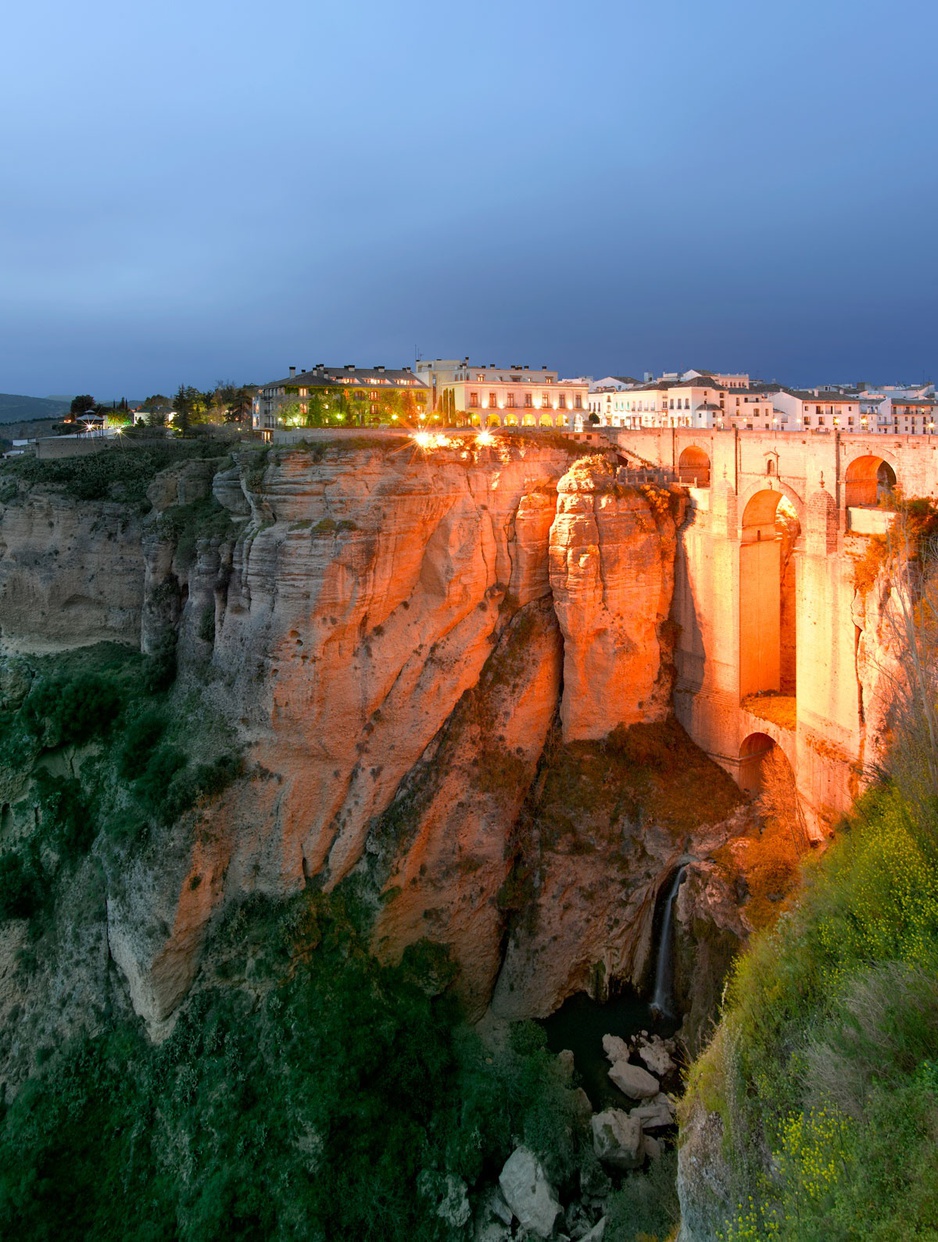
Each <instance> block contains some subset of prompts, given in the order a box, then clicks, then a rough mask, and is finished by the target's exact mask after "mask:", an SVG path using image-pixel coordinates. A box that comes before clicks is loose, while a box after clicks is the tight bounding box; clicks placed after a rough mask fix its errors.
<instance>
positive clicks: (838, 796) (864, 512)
mask: <svg viewBox="0 0 938 1242" xmlns="http://www.w3.org/2000/svg"><path fill="white" fill-rule="evenodd" d="M606 434H607V435H608V436H609V438H611V439H612V440H613V441H614V442H615V443H616V444H617V446H618V448H619V449H620V452H622V453H623V455H624V456H627V457H628V458H629V459H630V460H632V461H634V460H635V459H638V460H640V461H641V462H645V463H647V464H649V465H653V466H657V467H663V468H666V469H670V470H671V471H673V473H674V474H675V476H676V477H679V478H681V480H682V481H683V482H685V483H686V484H687V486H688V488H689V490H690V496H691V504H690V507H689V516H688V519H687V521H686V523H685V525H684V527H683V529H682V537H681V540H680V544H679V549H678V561H677V565H676V580H675V592H674V604H673V611H672V616H673V619H674V621H675V622H676V623H677V625H678V626H679V629H680V635H679V639H678V643H677V649H676V653H675V662H676V666H677V679H676V685H675V693H674V703H675V712H676V714H677V716H678V719H679V720H680V721H681V723H682V724H683V725H684V727H685V728H686V729H687V731H688V733H689V734H690V736H691V737H692V738H693V739H694V741H695V742H696V743H697V745H699V746H700V747H701V748H702V749H703V750H704V751H706V752H707V753H708V754H709V755H710V756H711V757H712V758H713V759H714V760H716V762H717V763H719V764H720V765H721V766H722V767H723V768H725V769H726V771H727V772H729V773H730V775H731V776H733V778H734V779H735V780H736V781H737V782H738V783H739V785H740V786H741V787H742V788H743V789H745V790H747V791H751V792H753V793H756V792H758V790H759V787H760V783H761V779H762V768H763V763H764V761H765V759H766V757H767V756H768V755H769V754H771V753H772V752H773V751H775V750H776V748H778V749H780V750H781V752H782V753H783V754H784V755H785V757H786V759H787V760H788V763H789V764H790V766H791V769H792V772H793V775H794V778H795V782H796V785H797V788H798V792H799V795H800V798H801V803H802V807H803V809H804V812H805V817H806V821H807V824H808V829H809V832H810V833H811V834H812V835H813V836H815V837H820V836H822V835H824V834H825V833H826V832H827V831H828V829H829V828H830V826H831V825H832V824H833V823H834V822H835V821H836V820H837V818H838V817H839V816H840V815H842V814H843V813H844V812H845V811H847V810H848V809H849V807H850V805H851V803H852V802H853V800H854V798H855V797H856V795H857V793H858V792H859V791H860V789H861V788H862V784H863V771H864V765H865V763H866V762H867V761H868V758H869V749H870V745H871V744H872V743H875V739H874V738H871V737H868V734H867V728H868V725H867V720H866V712H865V705H864V689H865V687H864V684H863V670H862V669H861V668H860V666H859V664H858V651H859V650H860V645H861V644H860V639H861V634H862V627H863V625H864V623H865V612H864V609H863V607H862V601H860V600H859V598H858V595H857V590H856V587H855V585H854V567H855V563H856V559H857V558H858V557H859V556H862V554H863V552H864V551H865V549H866V545H867V540H868V539H869V537H870V536H871V535H876V534H885V533H886V532H887V531H888V529H889V524H890V522H891V520H892V513H891V512H890V509H889V505H890V499H891V496H892V492H893V489H894V488H895V487H896V486H898V487H900V488H901V489H902V491H903V492H904V494H906V495H908V496H931V495H935V494H936V492H938V437H936V438H933V437H931V436H885V435H841V434H839V433H836V432H835V433H833V434H829V435H818V434H812V433H810V432H807V433H806V432H781V433H777V432H764V433H762V432H755V431H744V432H739V431H736V430H727V431H695V430H693V429H690V428H687V429H685V428H673V429H672V428H662V429H649V430H647V431H619V430H613V429H606ZM867 671H868V670H867Z"/></svg>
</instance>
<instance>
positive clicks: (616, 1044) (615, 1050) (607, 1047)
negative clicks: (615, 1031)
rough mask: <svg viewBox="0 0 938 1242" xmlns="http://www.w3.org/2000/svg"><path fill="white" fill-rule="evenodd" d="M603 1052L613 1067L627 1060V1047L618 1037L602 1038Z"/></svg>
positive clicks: (607, 1036) (606, 1036)
mask: <svg viewBox="0 0 938 1242" xmlns="http://www.w3.org/2000/svg"><path fill="white" fill-rule="evenodd" d="M603 1052H605V1054H606V1056H607V1057H608V1059H609V1060H610V1061H611V1062H612V1064H613V1065H615V1063H616V1062H617V1061H627V1060H628V1059H629V1046H628V1044H627V1043H626V1042H625V1040H624V1039H621V1038H620V1037H619V1036H618V1035H604V1036H603Z"/></svg>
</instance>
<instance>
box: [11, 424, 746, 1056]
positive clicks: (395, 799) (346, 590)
mask: <svg viewBox="0 0 938 1242" xmlns="http://www.w3.org/2000/svg"><path fill="white" fill-rule="evenodd" d="M148 494H149V501H150V504H151V505H152V509H151V512H150V513H149V514H147V515H146V516H140V515H139V513H136V512H135V513H131V514H128V513H127V512H126V511H125V510H122V509H121V506H120V505H118V504H112V503H111V502H101V503H99V504H98V505H97V507H96V508H95V506H93V505H91V506H89V505H86V504H85V502H81V501H77V500H75V499H69V498H68V497H67V496H63V495H57V496H56V495H45V494H44V493H42V492H30V493H29V495H27V496H26V497H23V496H20V497H19V498H18V500H17V501H15V502H14V503H11V504H9V505H8V506H7V507H6V508H5V509H4V510H3V513H2V517H0V538H2V539H3V550H4V555H3V557H2V558H0V582H2V583H3V584H5V591H6V595H5V597H4V598H5V601H9V605H8V604H7V603H6V602H5V603H4V606H3V610H2V617H0V624H2V626H3V633H4V637H5V639H6V640H7V650H8V651H9V650H11V649H14V648H15V645H16V644H17V643H21V645H24V646H25V645H26V642H27V636H29V641H30V642H32V643H34V644H38V643H40V642H41V643H42V644H44V645H45V646H47V647H53V646H54V645H55V644H56V643H60V644H61V645H63V646H64V645H66V643H67V644H76V643H88V642H93V641H95V640H97V639H99V638H101V637H102V636H104V635H108V636H112V637H117V638H120V639H123V640H126V641H128V642H131V641H132V642H134V643H135V644H136V643H139V644H140V645H141V646H142V649H143V650H144V651H149V652H156V653H159V652H160V651H162V650H164V649H166V648H167V644H168V645H170V646H171V645H172V644H173V643H175V644H176V648H177V652H178V661H179V667H180V677H179V681H178V683H177V688H176V690H175V691H174V692H173V694H174V696H175V701H176V702H177V704H178V706H179V710H180V711H186V710H188V708H187V706H186V705H187V704H188V703H189V702H190V701H191V699H192V696H193V695H197V696H198V697H199V700H200V701H201V702H203V703H204V704H205V705H207V710H208V711H209V716H207V717H202V718H204V719H209V718H211V719H216V720H219V721H224V722H227V725H228V727H230V728H232V729H233V730H234V738H233V742H232V744H233V745H237V746H238V747H239V748H240V750H241V752H242V753H243V757H244V771H245V775H244V776H243V777H242V778H241V779H239V780H238V781H236V782H235V783H234V784H232V785H229V787H228V788H227V790H226V791H225V792H224V793H223V794H221V796H219V797H216V798H215V799H214V800H206V799H202V800H201V801H199V802H197V803H196V805H195V806H194V807H193V808H192V809H191V810H189V811H186V812H185V814H183V815H182V816H181V817H179V818H177V820H176V821H175V822H174V823H173V824H172V825H171V826H169V827H165V828H159V829H157V828H155V827H154V828H152V830H151V831H150V835H149V837H148V839H147V844H146V847H145V848H142V849H141V848H137V849H136V850H135V851H131V852H129V853H128V852H127V851H124V852H123V853H122V852H121V851H120V850H117V851H116V852H115V851H114V850H109V851H106V850H102V851H100V864H101V867H102V868H103V873H104V881H103V883H104V901H103V907H102V911H103V913H104V918H105V921H106V927H105V929H104V937H103V941H102V943H106V945H107V960H108V962H109V963H116V965H117V967H118V969H119V971H120V973H121V975H122V976H123V977H124V979H125V980H126V982H127V984H128V985H129V991H130V996H131V999H132V1002H133V1005H134V1007H135V1009H136V1010H137V1012H138V1013H139V1014H140V1015H141V1016H142V1017H144V1018H145V1019H146V1021H147V1023H148V1024H149V1026H150V1029H151V1031H152V1033H153V1034H155V1035H159V1034H160V1033H161V1032H164V1031H165V1030H166V1029H168V1025H167V1024H170V1023H171V1022H172V1018H173V1014H174V1013H175V1011H176V1010H177V1008H178V1006H179V1004H180V1003H181V1001H182V1000H183V999H184V997H185V996H186V995H187V993H188V991H189V989H190V988H191V986H192V984H193V982H194V981H195V980H196V979H197V976H198V969H199V962H200V954H201V952H202V946H203V943H204V939H205V935H206V931H207V929H208V928H209V927H210V925H211V923H212V920H213V919H215V918H217V917H218V916H219V915H220V913H221V911H222V910H223V909H224V908H225V906H226V905H227V904H228V903H230V902H231V901H233V900H238V899H240V898H241V897H243V896H244V894H246V893H250V892H260V893H266V894H271V895H285V894H287V893H290V892H292V891H295V890H297V889H298V888H300V887H302V886H303V885H304V884H307V883H309V884H313V885H315V886H321V887H325V888H327V889H328V888H332V887H334V886H335V885H337V884H338V883H340V882H341V881H342V880H344V879H346V878H348V877H354V879H355V883H356V884H357V885H358V886H359V890H360V891H361V892H362V893H363V894H365V895H366V897H367V900H368V901H369V902H370V903H371V906H372V911H373V916H372V917H373V943H374V945H375V947H376V949H377V950H378V951H379V952H380V953H382V954H383V955H386V956H388V957H390V958H392V959H396V958H397V957H399V956H400V955H401V953H402V952H403V950H404V949H405V947H406V946H407V945H408V944H412V943H414V942H416V941H418V940H421V939H424V938H428V939H430V940H433V941H436V942H438V943H443V944H446V945H448V946H449V948H450V952H451V954H452V956H453V958H454V960H455V962H456V963H457V964H458V966H459V967H460V982H459V986H460V988H461V990H462V996H463V999H464V1001H465V1002H466V1004H467V1007H468V1010H469V1012H470V1013H472V1014H474V1015H476V1016H479V1015H480V1014H481V1013H482V1012H483V1011H484V1010H485V1008H486V1006H487V1005H488V1004H489V1003H490V1001H491V1002H492V1003H493V1004H494V1007H495V1010H496V1012H497V1013H499V1014H500V1015H502V1016H504V1017H511V1018H515V1017H521V1016H531V1015H539V1014H546V1013H548V1012H550V1011H551V1010H552V1009H553V1008H554V1007H556V1005H557V1004H559V1003H560V1002H561V1001H562V1000H563V999H564V997H565V996H567V995H569V994H570V993H571V992H573V991H576V990H579V989H584V988H585V989H588V990H591V991H593V992H594V993H604V992H605V990H606V989H607V988H608V986H609V984H610V981H612V980H620V981H623V982H624V981H633V982H636V983H640V982H642V981H643V980H644V978H645V976H646V975H647V972H648V970H649V963H650V945H651V938H652V930H653V926H652V925H653V916H654V909H655V903H656V899H657V897H658V894H659V891H660V889H661V886H662V884H663V883H664V882H665V881H666V879H667V877H668V875H669V874H670V873H671V871H672V870H673V867H674V865H675V863H676V861H677V860H682V861H687V860H688V859H693V858H695V857H697V855H698V854H701V851H703V853H706V851H707V850H708V849H710V847H711V846H712V845H713V841H714V840H718V841H719V842H722V841H724V840H725V839H726V838H727V837H728V836H730V835H732V834H733V833H734V832H736V831H738V825H736V826H734V824H733V822H732V821H730V822H729V823H728V824H724V821H726V819H727V816H728V815H730V814H731V812H732V810H733V807H734V806H735V804H736V801H737V799H736V794H735V790H734V787H733V786H732V784H731V783H730V782H729V781H728V779H727V778H725V777H724V776H723V775H722V773H720V772H719V770H718V769H716V768H715V767H714V766H713V765H712V764H710V763H709V761H707V760H705V759H704V758H703V756H701V755H700V754H699V752H696V751H695V750H694V748H693V747H692V746H691V745H690V744H689V742H688V741H687V739H686V737H684V736H683V735H682V734H681V733H680V730H678V729H676V727H675V726H673V724H669V723H668V722H667V719H666V718H667V716H668V702H669V694H670V683H671V673H672V669H671V647H672V634H671V630H670V626H669V622H668V612H669V606H670V599H671V593H672V589H673V563H674V552H675V542H676V530H677V526H678V524H679V522H680V520H681V516H682V504H683V499H682V496H681V494H680V493H678V492H674V493H669V492H667V491H664V490H661V489H657V488H652V487H646V488H642V489H637V488H632V487H627V486H623V485H621V484H620V483H618V482H617V480H616V474H615V470H614V468H613V466H612V465H610V463H609V461H608V460H607V459H606V458H604V457H602V456H593V457H583V456H582V455H580V453H579V450H578V449H577V448H576V447H575V446H574V447H573V449H572V453H571V446H570V445H569V444H557V445H553V444H551V443H549V442H545V441H543V440H535V439H531V440H526V439H524V438H522V437H517V438H507V437H506V438H504V439H500V440H498V441H497V442H496V444H495V445H494V446H491V447H483V446H480V445H478V444H477V443H476V442H475V441H474V440H468V439H467V440H466V441H465V442H454V443H452V444H451V445H450V446H449V447H447V448H437V449H434V450H433V451H432V452H431V453H427V452H424V451H423V450H420V449H418V448H416V447H415V446H414V445H413V444H412V443H411V442H410V441H407V440H404V439H401V440H386V439H385V440H380V441H375V440H371V441H368V440H363V441H360V442H349V441H345V442H344V443H338V444H331V445H324V444H318V445H314V446H312V447H305V448H299V449H296V450H285V449H273V450H264V451H257V450H253V451H247V452H242V453H239V454H237V455H236V456H235V459H234V460H232V459H228V460H221V459H219V460H215V461H198V462H190V463H188V464H185V465H182V466H173V467H172V468H170V469H168V470H166V471H164V472H163V473H162V474H159V475H158V476H157V477H156V478H155V479H154V481H153V483H152V484H151V485H150V487H149V493H148ZM125 509H126V507H125ZM46 515H48V516H46ZM50 521H51V522H52V526H51V527H50V526H49V525H48V523H49V522H50ZM46 531H48V532H49V533H48V535H47V534H46V533H45V532H46ZM55 532H59V534H58V536H57V537H56V538H53V535H54V534H55ZM62 532H67V534H63V533H62ZM57 539H65V541H66V542H65V543H64V544H61V543H60V542H57ZM69 540H70V542H69ZM65 546H67V547H68V548H69V549H70V556H69V560H68V565H67V570H66V571H65V572H60V571H59V568H58V562H59V561H60V560H61V559H62V550H61V549H62V547H65ZM56 552H58V553H59V555H58V556H57V555H56ZM42 591H45V592H46V596H45V597H43V598H44V600H45V601H46V602H45V613H46V616H47V617H48V618H49V619H48V620H47V619H46V618H45V617H40V618H39V619H36V618H35V617H34V618H33V620H30V617H29V613H30V609H29V607H28V601H29V600H31V599H32V600H36V599H37V598H39V596H40V593H41V592H42ZM72 597H74V598H79V597H80V598H82V599H87V600H89V601H91V603H89V604H88V606H87V608H85V609H84V611H82V610H78V609H73V610H72V612H71V614H70V620H69V624H68V626H67V634H66V633H64V631H63V624H62V621H61V618H60V617H59V616H58V614H57V613H56V606H57V604H58V603H59V602H62V601H64V600H65V599H66V598H72ZM33 611H35V609H34V610H33ZM187 696H188V697H187ZM203 727H204V726H203ZM636 728H638V729H639V730H641V729H643V728H644V729H646V730H651V733H649V734H646V735H644V740H643V741H642V740H641V739H639V740H638V741H636V738H637V736H638V735H636V734H635V729H636ZM655 730H657V731H658V732H657V733H656V732H655ZM215 732H217V729H216V728H215V727H213V728H212V733H213V736H211V737H210V736H208V735H205V736H204V737H202V738H201V739H195V738H194V739H193V743H194V744H198V745H203V746H205V747H209V748H211V746H212V745H214V744H215V742H216V741H217V738H215V737H214V733H215ZM610 739H611V740H610ZM630 739H631V740H630ZM672 777H674V780H672ZM675 780H676V784H675V783H674V781H675ZM668 789H670V790H671V792H670V793H668V792H667V791H668ZM675 789H678V790H679V793H678V794H677V795H675V793H674V790H675ZM721 824H722V825H723V826H722V827H720V826H718V827H716V828H714V827H713V825H721ZM707 825H709V826H710V827H706V826H707ZM701 856H702V854H701ZM720 883H723V889H722V890H721V892H722V897H721V898H720V899H719V900H718V901H716V899H715V898H714V891H715V890H714V889H713V886H712V885H711V889H710V890H709V899H710V901H711V906H713V905H714V902H715V901H716V905H720V903H721V902H722V907H721V910H722V912H721V913H719V914H717V915H715V916H714V915H713V909H711V910H710V914H709V915H705V917H711V916H713V917H716V919H717V922H718V923H720V922H722V924H724V925H725V926H726V927H729V926H730V924H732V923H733V918H732V915H731V914H730V913H728V912H730V911H732V909H733V908H734V900H733V897H732V892H731V881H730V879H726V881H725V883H724V881H720ZM688 891H690V889H689V887H688ZM691 922H692V917H691V913H690V912H689V913H688V914H687V919H686V924H687V927H688V928H690V926H691ZM736 930H739V928H738V927H737V928H736ZM88 969H91V967H88ZM94 969H97V968H96V967H95V968H94ZM110 969H111V967H110V965H108V970H110ZM15 1003H17V1004H19V1005H21V1006H22V1004H23V1003H24V998H23V997H22V996H18V997H17V1000H16V1002H15Z"/></svg>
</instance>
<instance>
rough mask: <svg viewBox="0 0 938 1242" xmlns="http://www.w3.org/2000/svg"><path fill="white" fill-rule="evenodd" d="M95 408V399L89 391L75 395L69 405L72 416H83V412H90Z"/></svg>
mask: <svg viewBox="0 0 938 1242" xmlns="http://www.w3.org/2000/svg"><path fill="white" fill-rule="evenodd" d="M94 408H95V400H94V397H92V395H91V393H89V392H85V393H82V394H81V395H80V396H78V397H73V398H72V404H71V405H70V406H69V407H68V409H69V413H70V414H71V416H72V418H81V417H82V415H83V414H90V413H91V411H92V410H93V409H94Z"/></svg>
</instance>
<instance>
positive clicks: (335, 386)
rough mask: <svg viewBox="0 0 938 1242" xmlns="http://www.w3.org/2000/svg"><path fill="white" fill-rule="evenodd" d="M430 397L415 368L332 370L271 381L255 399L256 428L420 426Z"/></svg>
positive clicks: (324, 368)
mask: <svg viewBox="0 0 938 1242" xmlns="http://www.w3.org/2000/svg"><path fill="white" fill-rule="evenodd" d="M429 400H430V393H429V390H428V389H427V386H426V385H425V384H424V383H423V382H422V380H420V379H418V378H417V377H416V376H415V375H414V373H413V371H412V370H411V369H410V367H402V368H401V369H400V370H394V369H392V368H388V367H356V366H351V365H349V366H344V367H327V366H325V365H324V364H322V363H320V364H319V365H317V366H315V367H313V368H312V370H310V371H301V372H300V373H299V374H297V370H296V367H290V374H289V375H288V376H287V377H286V378H285V379H279V380H271V381H270V382H269V383H267V384H264V386H263V387H262V388H261V389H260V390H259V391H258V394H257V396H256V397H255V399H254V418H253V421H254V427H255V428H256V429H258V430H262V431H264V430H269V429H272V428H275V427H281V426H284V425H287V426H295V427H301V426H304V425H307V424H309V425H313V426H328V425H330V424H331V425H334V426H342V425H343V424H344V425H346V426H348V425H353V426H354V425H363V424H368V423H395V422H401V423H402V424H403V425H410V424H411V423H414V422H416V423H420V422H422V421H423V420H424V418H425V417H426V414H427V409H428V405H429Z"/></svg>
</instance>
